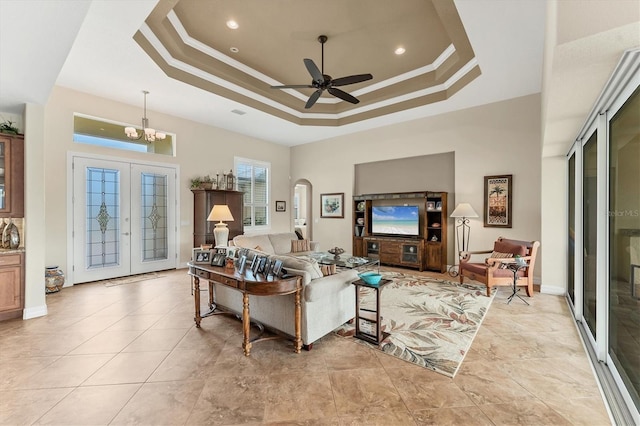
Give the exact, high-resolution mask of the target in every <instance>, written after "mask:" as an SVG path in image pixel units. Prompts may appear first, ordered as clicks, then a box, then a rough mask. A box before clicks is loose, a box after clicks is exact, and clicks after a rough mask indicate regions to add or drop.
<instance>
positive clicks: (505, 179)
mask: <svg viewBox="0 0 640 426" xmlns="http://www.w3.org/2000/svg"><path fill="white" fill-rule="evenodd" d="M512 186H513V175H498V176H485V177H484V226H485V227H495V228H511V224H512V221H513V217H512V213H511V200H512V198H513V188H512Z"/></svg>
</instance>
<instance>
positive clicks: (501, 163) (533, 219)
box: [291, 94, 541, 277]
mask: <svg viewBox="0 0 640 426" xmlns="http://www.w3.org/2000/svg"><path fill="white" fill-rule="evenodd" d="M540 132H541V125H540V95H539V94H538V95H530V96H525V97H521V98H517V99H512V100H508V101H503V102H498V103H494V104H490V105H484V106H480V107H476V108H470V109H466V110H462V111H457V112H452V113H448V114H443V115H439V116H436V117H428V118H423V119H419V120H414V121H410V122H406V123H401V124H395V125H391V126H386V127H382V128H379V129H374V130H369V131H364V132H360V133H356V134H351V135H347V136H341V137H337V138H333V139H330V140H327V141H323V142H318V143H312V144H305V145H300V146H296V147H293V148H292V150H291V151H292V154H291V176H292V178H293V180H294V181H296V180H298V179H307V180H308V181H309V182H311V184H312V185H313V193H314V199H313V200H312V204H313V216H314V218H315V219H314V221H313V222H314V223H313V227H314V230H313V235H314V240H316V241H319V242H320V244H321V247H322V248H324V249H327V248H329V247H333V246H336V245H337V246H340V247H343V248H351V244H352V238H351V234H352V232H351V221H352V205H351V203H350V202H349V201H348V200H350V199H351V197H352V196H353V195H354V194H353V191H354V168H355V164H360V163H367V162H373V161H382V160H387V159H394V158H405V157H412V156H421V155H428V154H439V153H445V152H451V151H453V152H454V153H455V199H456V202H458V203H460V202H469V203H471V205H472V206H473V207H474V209H475V210H476V211H477V212H478V213H480V212H481V211H482V209H483V197H484V194H483V184H484V176H487V175H497V174H512V175H513V180H514V186H513V191H514V195H513V196H514V198H513V217H514V220H513V228H511V229H497V228H484V227H483V220H482V218H478V219H475V220H473V219H472V220H471V227H472V230H471V243H470V249H471V250H480V249H485V248H487V249H490V248H492V247H493V242H494V241H495V239H496V238H497V237H499V236H501V235H502V236H505V237H508V238H515V239H523V240H539V239H540V235H541V230H540V228H541V218H540V198H541V193H540V191H541V186H540V182H541V176H540V170H541V160H540V158H541V156H540V153H541V146H540V141H541V134H540ZM381 173H384V171H381ZM388 178H389V179H394V176H392V175H391V176H388ZM425 186H429V187H431V186H434V187H437V183H435V182H434V183H429V184H428V185H427V184H426V183H425ZM424 189H429V188H427V187H425V188H424ZM410 190H415V187H413V186H412V187H411V189H410ZM334 192H344V193H345V204H346V210H345V218H344V219H322V218H320V208H319V197H320V195H319V194H322V193H334ZM451 250H452V248H451ZM540 271H541V264H540V263H538V265H537V266H536V272H535V275H536V276H537V277H538V276H540Z"/></svg>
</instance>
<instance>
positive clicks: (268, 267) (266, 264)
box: [262, 258, 271, 275]
mask: <svg viewBox="0 0 640 426" xmlns="http://www.w3.org/2000/svg"><path fill="white" fill-rule="evenodd" d="M270 271H271V259H269V258H267V259H266V260H265V261H264V266H263V267H262V273H263V274H265V275H269V272H270Z"/></svg>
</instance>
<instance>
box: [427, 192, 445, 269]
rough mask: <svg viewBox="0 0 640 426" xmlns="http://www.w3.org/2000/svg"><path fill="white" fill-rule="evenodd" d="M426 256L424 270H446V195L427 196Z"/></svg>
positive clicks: (438, 193) (439, 193)
mask: <svg viewBox="0 0 640 426" xmlns="http://www.w3.org/2000/svg"><path fill="white" fill-rule="evenodd" d="M426 235H427V236H426V241H427V255H426V263H427V264H426V268H427V269H429V270H431V271H439V272H442V273H444V272H446V270H447V193H446V192H430V193H428V194H427V234H426Z"/></svg>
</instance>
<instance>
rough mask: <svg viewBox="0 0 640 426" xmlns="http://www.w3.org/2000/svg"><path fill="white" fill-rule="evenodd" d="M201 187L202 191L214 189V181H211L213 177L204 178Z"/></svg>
mask: <svg viewBox="0 0 640 426" xmlns="http://www.w3.org/2000/svg"><path fill="white" fill-rule="evenodd" d="M200 187H201V188H202V189H212V188H213V180H212V179H211V176H209V175H206V176H205V177H203V178H202V182H201V183H200Z"/></svg>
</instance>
